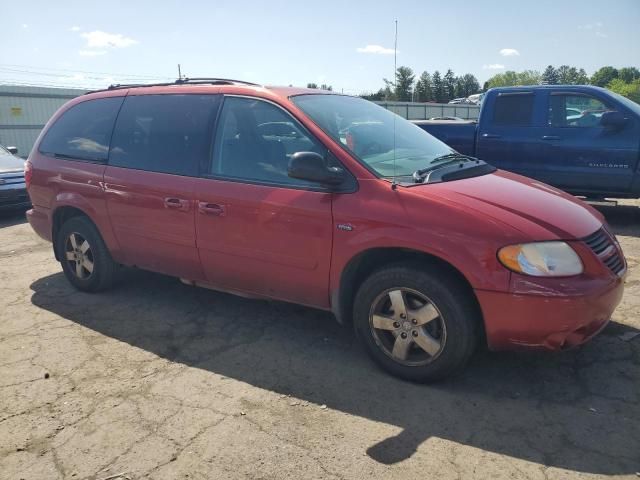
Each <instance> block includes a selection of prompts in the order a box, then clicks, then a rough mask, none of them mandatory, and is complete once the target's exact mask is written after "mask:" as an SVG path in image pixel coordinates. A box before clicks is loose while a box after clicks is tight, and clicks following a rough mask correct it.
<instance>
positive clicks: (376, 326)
mask: <svg viewBox="0 0 640 480" xmlns="http://www.w3.org/2000/svg"><path fill="white" fill-rule="evenodd" d="M369 325H370V328H371V331H372V333H373V337H374V339H375V341H376V343H377V345H378V346H379V347H380V349H381V350H382V351H383V352H384V353H385V354H386V355H387V356H389V357H391V358H392V359H393V360H394V361H396V362H398V363H400V364H402V365H408V366H419V365H426V364H428V363H430V362H432V361H433V360H434V359H435V358H436V357H438V355H440V353H441V352H442V349H443V348H444V345H445V343H446V338H447V331H446V326H445V323H444V320H443V318H442V314H441V313H440V311H439V310H438V308H437V307H436V305H435V304H434V303H433V302H432V301H431V300H429V298H427V297H426V296H425V295H423V294H422V293H420V292H418V291H416V290H412V289H409V288H394V289H390V290H387V291H385V292H383V293H381V294H380V295H378V297H376V299H375V300H374V301H373V304H372V305H371V310H370V313H369Z"/></svg>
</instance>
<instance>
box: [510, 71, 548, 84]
mask: <svg viewBox="0 0 640 480" xmlns="http://www.w3.org/2000/svg"><path fill="white" fill-rule="evenodd" d="M541 81H542V75H540V72H538V71H537V70H523V71H522V72H518V73H517V74H516V85H521V86H524V85H540V82H541Z"/></svg>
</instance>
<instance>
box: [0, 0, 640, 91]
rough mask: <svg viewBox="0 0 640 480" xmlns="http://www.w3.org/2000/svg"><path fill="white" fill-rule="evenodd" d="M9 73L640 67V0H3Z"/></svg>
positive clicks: (70, 78)
mask: <svg viewBox="0 0 640 480" xmlns="http://www.w3.org/2000/svg"><path fill="white" fill-rule="evenodd" d="M0 10H1V11H2V28H1V29H0V83H23V84H33V85H39V84H41V85H50V86H78V87H91V88H100V87H104V86H107V85H108V84H110V83H131V82H134V83H147V82H151V81H172V80H174V79H175V78H177V75H178V67H177V65H178V64H181V68H182V73H183V75H187V76H190V77H198V76H208V77H222V78H237V79H242V80H247V81H253V82H256V83H261V84H265V85H290V84H291V85H296V86H305V85H306V84H307V83H309V82H314V83H317V84H322V83H326V84H329V85H332V86H333V88H334V90H337V91H344V93H349V94H358V93H362V92H368V91H375V90H378V89H379V88H380V87H382V86H383V80H382V79H383V78H389V79H391V78H392V77H393V65H394V21H395V20H397V21H398V47H397V62H398V66H401V65H404V66H408V67H410V68H412V69H413V70H414V71H415V72H416V73H417V74H420V73H421V72H422V71H424V70H427V71H429V72H430V73H433V71H434V70H439V71H440V72H441V73H444V72H445V71H446V70H447V69H448V68H451V69H452V70H453V71H454V72H455V73H456V74H464V73H472V74H474V75H475V76H476V77H477V78H478V79H479V80H480V82H481V83H482V82H484V81H485V80H487V79H488V78H489V77H491V76H492V75H494V74H496V73H499V72H504V71H505V70H524V69H534V70H540V71H541V70H543V69H544V68H545V67H546V66H547V65H549V64H552V65H555V66H559V65H562V64H568V65H571V66H576V67H578V68H584V69H585V70H586V71H587V73H589V74H591V73H593V71H595V70H596V69H597V68H599V67H601V66H604V65H612V66H614V67H624V66H636V67H639V68H640V28H638V26H639V25H640V0H607V1H603V0H553V1H550V0H535V1H527V2H520V1H514V0H510V1H503V0H483V1H474V2H468V1H456V0H447V1H442V0H418V1H394V2H385V3H380V2H374V1H371V0H370V1H366V2H365V1H361V0H356V1H347V0H341V1H333V0H327V1H323V2H313V3H310V2H304V1H301V0H298V1H292V2H284V1H277V0H273V1H270V2H259V1H254V0H235V1H227V0H214V1H200V0H182V1H162V0H156V1H147V0H138V1H135V0H129V1H126V2H121V1H116V0H111V1H109V2H92V1H87V0H84V1H81V2H80V1H73V0H65V1H60V2H52V1H51V0H49V1H46V2H45V1H30V0H22V1H19V2H17V1H15V0H0Z"/></svg>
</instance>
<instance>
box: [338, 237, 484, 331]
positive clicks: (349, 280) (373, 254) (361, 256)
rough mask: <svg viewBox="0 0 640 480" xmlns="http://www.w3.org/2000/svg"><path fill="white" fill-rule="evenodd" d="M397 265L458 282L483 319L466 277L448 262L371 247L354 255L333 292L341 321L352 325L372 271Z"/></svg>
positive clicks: (413, 252) (419, 253) (404, 250)
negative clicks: (357, 298)
mask: <svg viewBox="0 0 640 480" xmlns="http://www.w3.org/2000/svg"><path fill="white" fill-rule="evenodd" d="M397 263H411V264H413V265H415V266H417V267H419V268H426V269H429V270H438V272H439V273H441V274H442V275H448V276H450V277H451V278H453V279H455V280H456V282H458V283H459V284H460V285H461V286H462V287H463V288H464V289H466V290H467V291H468V293H469V294H470V298H472V299H473V301H474V303H475V305H476V307H477V309H478V312H479V314H480V315H481V317H480V318H482V310H481V309H480V304H479V303H478V299H477V297H476V295H475V292H474V291H473V287H472V286H471V283H470V282H469V280H468V279H467V278H466V277H465V275H464V274H463V273H462V272H461V271H460V270H458V269H457V268H456V267H455V266H453V265H452V264H451V263H449V262H447V261H446V260H444V259H442V258H440V257H438V256H436V255H432V254H430V253H426V252H423V251H419V250H413V249H410V248H401V247H380V248H370V249H367V250H364V251H362V252H359V253H358V254H356V255H354V256H353V257H352V258H351V259H350V260H349V261H348V262H347V264H346V265H345V267H344V268H343V270H342V273H341V275H340V284H339V286H338V289H337V291H335V292H332V295H331V296H332V298H331V305H332V311H333V313H334V314H335V316H336V318H337V319H338V322H340V323H343V324H351V322H352V320H353V319H352V315H353V301H354V298H355V295H356V293H357V291H358V288H359V287H360V285H361V284H362V282H363V281H364V280H365V279H366V278H367V277H368V276H369V275H371V274H372V273H373V272H375V271H377V270H380V269H381V268H384V267H385V266H389V265H393V264H397ZM481 323H482V325H481V329H482V334H483V335H484V321H482V322H481Z"/></svg>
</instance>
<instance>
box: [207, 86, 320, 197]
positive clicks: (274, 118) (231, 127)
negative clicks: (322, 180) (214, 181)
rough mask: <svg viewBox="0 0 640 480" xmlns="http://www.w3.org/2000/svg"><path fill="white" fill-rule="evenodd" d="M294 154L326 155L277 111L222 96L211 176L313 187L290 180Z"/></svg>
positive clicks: (249, 100)
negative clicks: (291, 161) (289, 171)
mask: <svg viewBox="0 0 640 480" xmlns="http://www.w3.org/2000/svg"><path fill="white" fill-rule="evenodd" d="M296 152H316V153H319V154H320V155H322V156H325V155H326V148H324V146H323V145H322V144H320V143H319V142H318V141H317V140H315V139H314V138H312V137H311V136H310V134H308V133H307V132H306V130H305V129H304V128H303V127H302V126H301V125H300V124H299V123H298V122H297V121H296V120H294V119H293V117H291V116H290V115H289V114H287V113H286V112H285V111H284V110H282V109H281V108H279V107H277V106H275V105H273V104H271V103H268V102H264V101H261V100H256V99H252V98H243V97H226V98H225V100H224V104H223V107H222V111H221V113H220V120H219V122H218V128H217V132H216V140H215V147H214V152H213V162H212V165H211V172H210V173H212V174H213V175H217V176H224V177H233V178H239V179H246V180H254V181H264V182H267V183H277V184H291V185H301V186H304V185H313V183H312V182H306V181H304V180H299V179H294V178H290V177H289V176H288V174H287V170H288V166H289V159H290V158H291V156H292V155H293V154H294V153H296Z"/></svg>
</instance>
